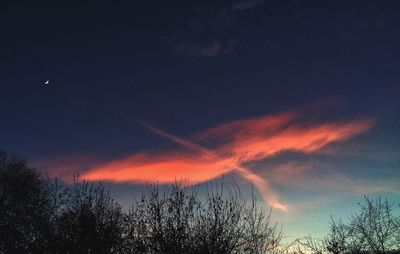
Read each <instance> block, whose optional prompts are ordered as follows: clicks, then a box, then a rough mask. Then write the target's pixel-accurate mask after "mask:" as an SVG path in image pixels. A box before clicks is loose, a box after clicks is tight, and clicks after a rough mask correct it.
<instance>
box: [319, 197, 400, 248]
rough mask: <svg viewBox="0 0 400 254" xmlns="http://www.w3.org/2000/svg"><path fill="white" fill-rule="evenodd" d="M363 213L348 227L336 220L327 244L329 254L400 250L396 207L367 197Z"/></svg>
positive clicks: (399, 218) (332, 224) (362, 207)
mask: <svg viewBox="0 0 400 254" xmlns="http://www.w3.org/2000/svg"><path fill="white" fill-rule="evenodd" d="M364 201H365V203H363V204H359V205H360V212H359V213H357V214H354V215H352V216H351V217H350V221H349V223H348V224H344V223H342V222H341V221H340V220H338V221H335V220H333V219H332V222H331V227H330V233H329V234H328V236H327V237H326V238H325V240H324V244H325V248H326V250H327V251H328V252H329V253H332V254H339V253H376V254H378V253H388V252H391V251H399V250H400V241H399V239H400V217H399V216H397V217H396V215H395V214H394V212H393V205H394V204H393V203H390V202H389V201H387V200H382V199H381V198H380V197H379V198H376V199H371V198H369V197H367V196H365V197H364Z"/></svg>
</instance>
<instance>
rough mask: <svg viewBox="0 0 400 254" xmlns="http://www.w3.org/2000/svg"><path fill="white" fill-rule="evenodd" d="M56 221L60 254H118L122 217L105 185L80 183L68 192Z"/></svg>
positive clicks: (57, 249)
mask: <svg viewBox="0 0 400 254" xmlns="http://www.w3.org/2000/svg"><path fill="white" fill-rule="evenodd" d="M63 198H64V199H65V202H64V204H63V205H62V206H61V207H60V208H59V211H58V215H57V219H56V221H55V226H56V230H55V241H54V251H56V252H57V253H82V254H83V253H118V251H119V249H120V246H121V245H122V223H123V214H122V212H121V208H120V206H119V205H118V204H117V203H116V202H114V200H113V199H111V197H110V195H109V193H108V192H106V191H105V189H104V186H103V185H101V184H100V185H93V184H88V183H87V182H78V181H77V180H76V181H75V183H74V184H73V186H72V187H71V188H69V189H68V191H67V193H66V196H64V197H63Z"/></svg>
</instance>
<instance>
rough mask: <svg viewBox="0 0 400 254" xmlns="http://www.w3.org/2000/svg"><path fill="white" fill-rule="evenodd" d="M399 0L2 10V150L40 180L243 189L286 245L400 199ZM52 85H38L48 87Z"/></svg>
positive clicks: (119, 195)
mask: <svg viewBox="0 0 400 254" xmlns="http://www.w3.org/2000/svg"><path fill="white" fill-rule="evenodd" d="M399 11H400V2H399V1H397V0H347V1H317V0H315V1H313V0H231V1H225V0H221V1H211V0H202V1H194V0H193V1H174V0H171V1H156V0H147V1H126V2H124V1H123V2H110V1H93V2H90V1H84V2H82V1H80V2H75V1H35V2H32V1H26V2H24V1H7V2H6V3H5V4H3V6H2V8H1V9H0V21H1V22H0V28H1V33H0V70H1V71H0V73H1V75H0V112H1V114H0V148H1V149H4V150H6V151H9V152H13V153H17V154H20V155H22V156H25V157H26V158H27V159H28V160H29V162H30V163H32V165H35V166H36V167H37V168H38V169H40V170H41V171H42V172H47V174H49V175H50V176H52V177H57V178H59V179H61V180H62V181H65V182H70V181H71V179H72V176H73V174H74V173H75V172H79V173H80V175H81V177H82V178H83V179H86V180H89V181H94V182H97V181H102V182H105V184H106V186H107V187H108V188H110V190H111V194H112V195H113V197H114V198H115V199H116V200H118V201H120V202H121V204H123V205H124V206H128V204H129V202H130V201H131V200H132V196H133V194H135V193H139V192H140V191H143V190H145V186H146V184H148V183H154V182H158V183H160V184H162V185H168V184H171V183H173V182H175V181H176V180H177V179H178V180H185V181H187V182H188V184H191V185H192V186H195V187H196V186H197V187H199V188H204V186H206V185H207V184H208V183H209V182H210V181H211V182H215V181H217V182H218V181H220V179H221V177H223V178H224V181H231V180H234V181H236V182H237V183H238V184H239V185H240V186H241V187H242V188H243V190H244V191H247V190H249V185H250V183H252V184H253V185H254V186H255V189H256V190H257V192H258V194H259V196H260V202H261V203H262V204H264V205H266V207H269V206H272V207H273V218H274V219H275V220H276V221H278V222H279V223H281V224H282V225H283V230H284V234H285V237H286V238H287V239H294V238H295V237H300V236H305V235H309V234H310V235H313V236H315V237H323V235H324V234H325V233H326V232H327V230H328V224H329V219H330V216H331V215H333V216H334V217H343V218H346V217H347V216H349V215H350V214H351V213H354V212H357V209H358V207H357V202H360V201H362V197H363V195H364V194H366V195H370V196H383V197H387V198H388V199H389V200H400V153H399V152H400V113H399V112H400V100H399V95H400V72H399V64H400V46H399V45H400V33H399V32H398V27H400V18H399V16H398V13H399ZM47 80H48V81H49V82H48V84H45V83H46V81H47Z"/></svg>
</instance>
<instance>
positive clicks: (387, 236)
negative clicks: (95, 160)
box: [0, 152, 400, 254]
mask: <svg viewBox="0 0 400 254" xmlns="http://www.w3.org/2000/svg"><path fill="white" fill-rule="evenodd" d="M250 197H251V198H250V199H249V200H246V199H245V198H244V197H243V196H242V194H241V192H240V190H239V188H238V187H237V186H236V185H234V184H232V185H229V186H225V187H221V186H220V187H215V186H214V187H211V188H209V190H208V192H207V194H206V195H205V196H199V195H197V193H196V192H195V190H193V188H190V189H188V188H186V187H185V186H184V185H179V184H176V185H174V186H172V187H170V188H169V189H167V190H163V191H161V190H160V189H159V188H158V187H157V185H152V186H149V189H148V192H147V193H146V194H143V195H142V196H141V197H139V198H138V199H137V200H135V201H134V202H133V204H132V207H131V208H130V209H129V211H127V212H123V211H122V209H121V206H120V205H119V204H118V203H117V202H115V201H114V200H113V199H112V198H111V197H110V195H109V193H108V192H107V191H106V190H105V189H104V187H103V186H102V185H101V184H99V185H93V184H89V183H86V182H80V181H79V179H76V181H75V183H74V184H71V185H68V186H66V185H61V184H59V183H58V182H57V181H55V180H51V179H48V178H45V177H43V176H41V175H40V174H39V173H38V172H37V171H36V170H35V169H34V168H32V167H30V166H29V165H28V164H27V162H26V161H25V160H23V159H21V158H18V157H15V156H11V155H9V154H6V153H4V152H0V253H12V254H13V253H16V254H18V253H77V254H78V253H85V254H86V253H99V254H101V253H166V254H170V253H171V254H173V253H188V254H190V253H205V254H206V253H221V254H224V253H227V254H228V253H232V254H233V253H252V254H253V253H254V254H257V253H289V252H301V253H332V254H338V253H387V252H393V251H396V250H400V245H399V244H400V217H399V215H395V214H394V212H393V205H394V204H392V203H390V202H388V201H386V200H381V199H376V200H371V199H369V198H366V199H365V201H366V202H365V204H364V205H361V206H360V213H359V214H357V215H353V216H352V217H351V219H350V221H349V223H342V222H341V221H340V220H339V221H337V220H332V223H331V228H330V233H329V234H328V235H327V236H326V238H325V239H324V240H322V241H315V240H312V239H311V238H307V239H305V240H301V239H299V240H298V241H296V242H295V243H293V244H289V245H288V244H283V243H282V231H281V227H279V225H278V224H276V223H273V222H272V221H271V218H270V215H271V210H265V209H264V208H262V207H259V206H257V202H256V197H255V195H254V193H251V196H250Z"/></svg>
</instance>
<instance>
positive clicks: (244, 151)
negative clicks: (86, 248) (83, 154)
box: [82, 111, 373, 210]
mask: <svg viewBox="0 0 400 254" xmlns="http://www.w3.org/2000/svg"><path fill="white" fill-rule="evenodd" d="M140 124H141V125H142V126H144V127H145V128H147V129H148V130H150V131H152V132H153V133H155V134H157V135H160V136H162V137H164V138H167V139H169V140H171V141H173V142H174V143H177V144H179V145H180V146H181V147H180V148H178V149H166V150H162V151H158V152H150V151H143V152H140V153H137V154H133V155H131V156H128V157H126V158H123V159H118V160H114V161H111V162H108V163H104V164H101V165H98V166H96V167H93V168H91V169H90V170H88V171H87V172H85V173H83V174H82V177H83V178H84V179H86V180H89V181H97V180H102V181H111V182H115V183H127V182H128V183H147V182H154V181H157V182H159V183H161V184H168V183H173V182H175V181H177V180H185V181H187V182H189V183H190V184H197V183H202V182H205V181H208V180H212V179H214V178H216V177H219V176H221V175H223V174H228V173H237V174H239V175H240V176H242V177H243V178H245V179H247V180H249V181H252V182H253V184H254V185H255V186H256V187H257V189H258V190H259V191H260V193H261V194H262V195H263V197H264V199H265V200H266V202H267V203H268V204H269V205H272V206H274V207H275V208H278V209H280V210H287V209H288V206H287V205H286V204H284V203H282V202H281V201H280V200H279V195H278V194H277V193H276V192H275V191H274V190H273V188H272V187H271V184H270V183H269V181H268V179H265V178H262V177H260V176H259V175H256V174H254V173H253V172H252V171H251V170H250V169H249V168H247V167H245V164H246V163H250V162H254V161H259V160H264V159H267V158H270V157H272V156H275V155H277V154H279V153H283V152H287V151H295V152H301V153H315V152H318V151H319V150H320V149H322V148H323V147H325V146H326V145H328V144H330V143H332V142H338V141H344V140H346V139H349V138H351V137H353V136H355V135H358V134H361V133H363V132H365V131H367V130H368V129H369V128H370V127H371V126H372V124H373V122H372V121H371V120H370V119H361V120H353V121H345V122H329V123H315V122H310V121H307V119H306V112H303V111H301V112H297V111H289V112H284V113H280V114H276V115H271V116H261V117H255V118H251V119H241V120H236V121H232V122H228V123H225V124H221V125H219V126H216V127H214V128H210V129H207V130H205V131H202V132H200V133H197V134H196V135H194V137H193V140H195V141H189V140H186V139H183V138H180V137H177V136H175V135H173V134H170V133H167V132H165V131H163V130H160V129H158V128H156V127H153V126H150V125H149V124H146V123H143V122H140ZM283 173H285V172H283Z"/></svg>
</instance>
